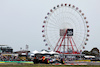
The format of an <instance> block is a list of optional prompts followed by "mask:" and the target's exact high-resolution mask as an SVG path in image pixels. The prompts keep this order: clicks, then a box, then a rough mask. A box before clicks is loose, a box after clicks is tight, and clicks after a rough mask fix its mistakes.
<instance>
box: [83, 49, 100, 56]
mask: <svg viewBox="0 0 100 67" xmlns="http://www.w3.org/2000/svg"><path fill="white" fill-rule="evenodd" d="M82 54H85V55H92V56H100V52H99V49H98V48H96V47H95V48H93V49H92V50H91V51H88V50H84V51H83V52H82Z"/></svg>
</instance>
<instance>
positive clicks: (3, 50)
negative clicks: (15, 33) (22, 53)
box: [0, 45, 13, 53]
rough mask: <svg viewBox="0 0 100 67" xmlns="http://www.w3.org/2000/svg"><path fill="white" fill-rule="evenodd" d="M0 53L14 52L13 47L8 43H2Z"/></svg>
mask: <svg viewBox="0 0 100 67" xmlns="http://www.w3.org/2000/svg"><path fill="white" fill-rule="evenodd" d="M0 53H13V48H12V47H10V46H8V45H0Z"/></svg>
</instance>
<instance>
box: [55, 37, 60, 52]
mask: <svg viewBox="0 0 100 67" xmlns="http://www.w3.org/2000/svg"><path fill="white" fill-rule="evenodd" d="M60 40H61V37H60V38H59V40H58V42H57V44H56V47H55V48H54V51H55V50H56V48H57V46H58V43H59V41H60Z"/></svg>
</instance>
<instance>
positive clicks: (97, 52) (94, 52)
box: [90, 47, 99, 56]
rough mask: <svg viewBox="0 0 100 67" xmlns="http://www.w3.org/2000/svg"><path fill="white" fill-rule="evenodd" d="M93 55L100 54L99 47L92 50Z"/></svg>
mask: <svg viewBox="0 0 100 67" xmlns="http://www.w3.org/2000/svg"><path fill="white" fill-rule="evenodd" d="M90 52H91V55H93V56H98V55H99V49H98V48H96V47H95V48H93V49H92V50H91V51H90Z"/></svg>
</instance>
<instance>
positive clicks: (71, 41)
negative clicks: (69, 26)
mask: <svg viewBox="0 0 100 67" xmlns="http://www.w3.org/2000/svg"><path fill="white" fill-rule="evenodd" d="M71 39H72V37H70V44H71V47H72V51H73V53H75V52H74V48H73V45H72V41H71Z"/></svg>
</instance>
